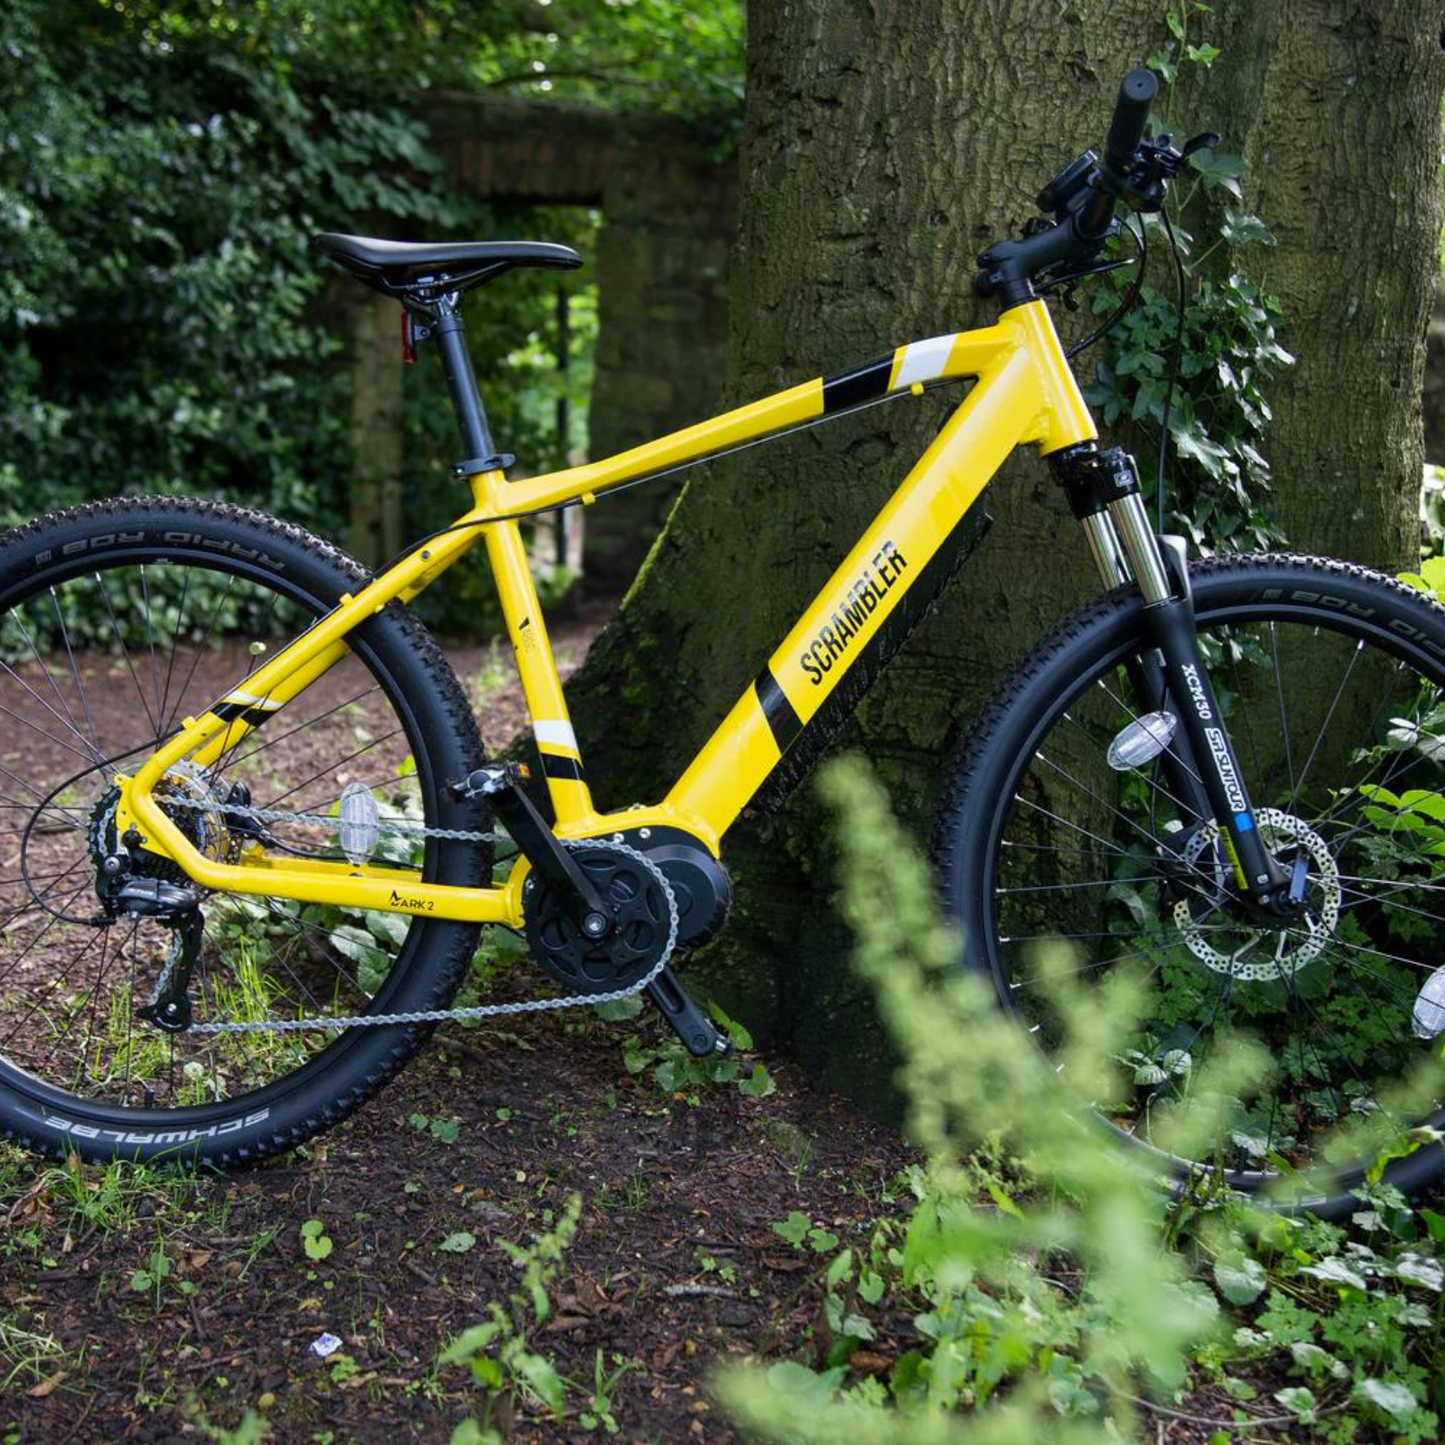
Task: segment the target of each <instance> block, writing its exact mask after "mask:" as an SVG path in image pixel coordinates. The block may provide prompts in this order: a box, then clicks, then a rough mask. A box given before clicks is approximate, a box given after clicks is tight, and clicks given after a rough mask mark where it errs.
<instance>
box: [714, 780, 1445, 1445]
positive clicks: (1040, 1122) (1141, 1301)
mask: <svg viewBox="0 0 1445 1445" xmlns="http://www.w3.org/2000/svg"><path fill="white" fill-rule="evenodd" d="M820 786H821V789H822V791H823V794H824V796H825V798H826V800H827V802H828V804H829V806H830V807H831V808H832V809H833V811H834V813H835V814H836V816H837V818H838V821H839V827H838V848H839V851H840V856H841V869H842V873H843V878H844V881H845V887H844V889H843V890H842V895H841V896H842V899H843V907H844V909H845V912H846V913H847V916H848V920H849V923H850V925H851V926H852V928H853V931H854V933H855V936H856V939H857V946H856V952H855V957H854V963H855V966H856V967H857V968H858V970H859V971H860V972H861V973H862V974H863V975H864V977H865V978H866V979H867V980H868V982H869V983H870V984H871V985H872V987H873V988H874V990H875V992H876V993H877V996H878V1000H879V1004H880V1009H881V1012H882V1015H883V1018H884V1021H885V1022H886V1024H887V1025H888V1028H889V1030H890V1032H891V1033H892V1035H893V1037H894V1040H895V1042H896V1044H897V1046H898V1049H899V1052H900V1053H901V1054H902V1057H903V1060H904V1062H903V1065H902V1068H901V1070H900V1075H899V1078H900V1082H901V1084H902V1086H903V1090H904V1093H905V1095H906V1098H907V1100H908V1106H909V1107H908V1126H909V1129H910V1132H911V1134H912V1136H913V1138H914V1140H915V1142H916V1143H917V1144H918V1146H919V1147H920V1148H921V1149H922V1151H923V1154H924V1161H923V1163H921V1164H919V1165H916V1166H914V1167H912V1168H911V1169H910V1170H909V1171H907V1173H906V1174H905V1176H904V1178H903V1181H902V1183H903V1186H904V1188H905V1189H906V1191H907V1193H908V1195H909V1196H911V1207H910V1209H909V1211H908V1213H907V1216H906V1217H905V1218H904V1219H901V1220H900V1219H897V1218H895V1217H892V1216H890V1215H888V1214H886V1213H885V1214H884V1215H883V1217H881V1218H879V1219H877V1220H874V1221H871V1222H870V1223H869V1224H868V1225H867V1226H866V1227H865V1228H863V1229H861V1230H858V1231H856V1233H855V1235H854V1237H851V1238H842V1239H839V1238H836V1237H831V1234H830V1231H827V1230H822V1229H819V1228H817V1227H816V1226H814V1225H813V1223H812V1221H811V1220H810V1219H808V1218H807V1217H806V1216H805V1215H803V1214H802V1213H801V1212H798V1211H795V1212H794V1214H792V1215H790V1216H789V1217H788V1219H786V1220H784V1221H781V1222H780V1223H778V1224H775V1225H774V1229H775V1232H777V1233H778V1234H780V1235H782V1236H783V1237H784V1238H786V1239H787V1240H788V1241H789V1242H790V1243H792V1244H793V1245H794V1247H795V1248H796V1249H798V1250H800V1251H802V1252H803V1253H804V1254H805V1255H807V1254H816V1255H817V1256H818V1257H819V1260H820V1264H819V1269H818V1284H819V1286H820V1289H821V1293H822V1312H821V1313H822V1318H821V1320H820V1323H819V1329H818V1331H817V1333H816V1352H815V1354H814V1355H813V1356H812V1357H811V1358H806V1359H790V1360H784V1361H781V1362H779V1363H776V1364H774V1365H772V1366H771V1367H768V1368H766V1369H764V1368H760V1367H753V1368H749V1369H744V1370H733V1371H730V1372H727V1373H725V1374H723V1375H722V1376H720V1377H719V1379H718V1381H717V1389H718V1392H719V1394H720V1395H721V1397H722V1399H723V1401H724V1403H725V1404H726V1405H727V1406H728V1408H729V1409H730V1410H731V1411H732V1412H733V1413H734V1415H735V1417H736V1418H737V1419H738V1420H739V1421H740V1422H741V1423H742V1424H744V1426H745V1427H746V1428H748V1429H750V1430H752V1431H755V1432H756V1433H757V1435H758V1436H759V1438H762V1439H767V1440H776V1441H785V1442H788V1445H822V1442H835V1441H836V1442H844V1441H846V1442H849V1445H881V1442H889V1445H904V1442H907V1445H927V1442H940V1445H942V1442H950V1445H952V1442H965V1441H966V1442H970V1445H972V1442H991V1441H999V1442H1004V1441H1008V1442H1014V1441H1019V1440H1030V1441H1050V1442H1053V1441H1059V1442H1073V1441H1099V1440H1104V1439H1116V1440H1117V1439H1136V1438H1144V1431H1143V1428H1142V1422H1141V1419H1140V1416H1141V1413H1147V1412H1158V1418H1159V1419H1161V1420H1162V1419H1165V1418H1168V1417H1170V1416H1181V1417H1182V1418H1184V1419H1187V1420H1188V1421H1190V1423H1191V1424H1192V1425H1193V1426H1198V1427H1209V1426H1215V1427H1218V1428H1219V1429H1220V1430H1221V1431H1223V1432H1227V1434H1228V1435H1232V1433H1233V1432H1234V1431H1236V1430H1238V1429H1240V1428H1243V1427H1245V1426H1246V1425H1252V1426H1254V1427H1259V1426H1261V1425H1268V1426H1272V1427H1274V1428H1283V1427H1289V1426H1295V1425H1299V1426H1301V1427H1309V1428H1314V1429H1316V1430H1317V1431H1318V1438H1323V1439H1329V1440H1335V1441H1340V1442H1343V1441H1347V1440H1354V1439H1364V1438H1374V1437H1375V1432H1377V1431H1380V1430H1384V1431H1387V1432H1389V1433H1396V1432H1398V1433H1399V1434H1401V1435H1402V1436H1403V1437H1404V1438H1406V1439H1409V1440H1422V1439H1429V1438H1433V1436H1432V1433H1431V1432H1432V1431H1434V1429H1435V1427H1436V1420H1437V1415H1436V1411H1437V1410H1438V1409H1439V1407H1440V1405H1441V1403H1442V1401H1441V1399H1440V1398H1439V1397H1440V1394H1441V1384H1440V1378H1439V1376H1440V1372H1439V1369H1438V1365H1439V1362H1440V1340H1439V1330H1438V1323H1437V1321H1438V1311H1439V1299H1440V1287H1441V1280H1442V1276H1445V1265H1442V1263H1441V1254H1442V1245H1445V1219H1442V1218H1441V1217H1440V1216H1439V1215H1438V1214H1436V1213H1434V1212H1433V1211H1431V1210H1421V1211H1419V1212H1418V1213H1417V1212H1414V1211H1412V1210H1411V1209H1410V1208H1409V1206H1408V1205H1407V1203H1406V1201H1405V1200H1404V1199H1403V1197H1402V1196H1400V1194H1399V1192H1398V1191H1397V1190H1394V1189H1392V1188H1390V1187H1389V1186H1385V1185H1382V1183H1381V1181H1380V1172H1379V1171H1380V1169H1381V1168H1382V1167H1383V1164H1384V1162H1385V1161H1386V1159H1388V1158H1390V1157H1395V1156H1397V1155H1399V1154H1403V1153H1406V1152H1409V1151H1410V1150H1412V1149H1414V1148H1417V1147H1419V1146H1420V1145H1421V1144H1425V1143H1429V1142H1432V1140H1434V1139H1437V1138H1438V1137H1439V1136H1437V1135H1434V1134H1433V1131H1428V1130H1422V1131H1415V1132H1414V1133H1412V1134H1411V1135H1410V1136H1407V1137H1406V1138H1404V1139H1401V1140H1400V1141H1398V1142H1397V1143H1396V1144H1395V1145H1394V1146H1392V1148H1391V1149H1390V1150H1389V1151H1387V1153H1386V1154H1385V1155H1384V1156H1383V1157H1382V1159H1381V1161H1380V1165H1378V1166H1377V1168H1376V1172H1375V1174H1374V1176H1373V1177H1372V1179H1371V1181H1370V1183H1369V1184H1368V1186H1367V1188H1366V1189H1364V1190H1362V1191H1361V1212H1360V1213H1359V1214H1357V1215H1356V1217H1355V1220H1354V1225H1353V1228H1352V1229H1346V1228H1343V1227H1339V1226H1327V1225H1323V1224H1318V1223H1316V1222H1313V1221H1305V1220H1290V1219H1285V1218H1281V1217H1273V1218H1267V1219H1266V1218H1262V1217H1260V1216H1258V1215H1255V1214H1252V1213H1250V1212H1248V1211H1247V1209H1246V1206H1245V1205H1244V1204H1243V1203H1242V1202H1237V1201H1233V1200H1230V1199H1227V1198H1219V1197H1216V1196H1213V1195H1211V1194H1210V1193H1209V1192H1208V1191H1203V1190H1201V1191H1200V1192H1198V1193H1196V1194H1193V1195H1188V1196H1185V1197H1184V1198H1183V1199H1182V1200H1181V1201H1177V1202H1175V1203H1173V1204H1170V1203H1169V1202H1168V1201H1167V1199H1166V1196H1165V1194H1164V1192H1163V1191H1162V1190H1160V1189H1159V1188H1158V1187H1157V1185H1156V1183H1155V1181H1153V1180H1151V1179H1150V1177H1149V1175H1148V1173H1147V1172H1146V1170H1145V1169H1144V1168H1143V1167H1142V1166H1141V1165H1136V1166H1135V1167H1130V1164H1129V1162H1128V1157H1127V1155H1126V1154H1124V1153H1123V1152H1121V1150H1120V1148H1119V1146H1118V1144H1117V1143H1111V1142H1109V1141H1107V1140H1106V1137H1105V1135H1104V1134H1103V1131H1102V1129H1101V1128H1100V1127H1099V1126H1098V1125H1097V1123H1096V1122H1095V1121H1093V1120H1092V1119H1091V1117H1090V1114H1089V1110H1088V1101H1089V1100H1090V1099H1092V1098H1094V1097H1106V1096H1107V1090H1108V1087H1109V1082H1108V1073H1109V1068H1110V1060H1111V1058H1112V1056H1113V1054H1114V1053H1115V1052H1116V1049H1117V1040H1119V1039H1120V1038H1123V1037H1127V1036H1128V1034H1129V1033H1130V1031H1131V1028H1132V1027H1133V1020H1134V1017H1135V1012H1136V1008H1137V1004H1138V1000H1139V987H1138V981H1137V980H1135V979H1134V978H1132V977H1131V976H1130V975H1129V973H1128V971H1127V970H1126V969H1113V970H1109V972H1108V973H1107V974H1106V975H1105V976H1104V977H1103V978H1101V979H1099V980H1098V981H1097V982H1096V983H1095V984H1093V985H1092V986H1090V985H1087V984H1085V983H1084V982H1083V981H1081V980H1080V978H1079V977H1078V975H1077V974H1075V973H1074V972H1071V970H1070V959H1069V958H1067V957H1060V956H1058V955H1057V954H1054V955H1052V956H1049V955H1048V954H1047V952H1045V954H1043V955H1042V956H1041V964H1043V966H1046V967H1050V968H1051V970H1052V973H1053V988H1054V991H1055V993H1056V995H1057V997H1058V998H1059V1000H1060V1007H1059V1012H1060V1015H1061V1017H1062V1019H1063V1021H1064V1025H1065V1032H1066V1039H1067V1042H1066V1045H1065V1049H1064V1051H1063V1053H1062V1054H1059V1055H1056V1056H1054V1058H1053V1059H1052V1063H1053V1064H1056V1065H1058V1067H1057V1068H1053V1067H1048V1066H1045V1065H1044V1063H1043V1061H1042V1057H1041V1055H1040V1054H1039V1053H1038V1051H1036V1050H1035V1049H1033V1048H1032V1047H1031V1046H1030V1044H1029V1041H1028V1039H1027V1037H1026V1036H1025V1035H1023V1034H1022V1033H1021V1032H1020V1030H1019V1029H1018V1027H1017V1025H1016V1024H1014V1023H1012V1022H1011V1021H1009V1020H1007V1019H1006V1018H1005V1017H1004V1015H1003V1014H1002V1013H1000V1011H999V1010H998V1008H997V1005H996V1003H995V1001H994V997H993V993H992V990H991V989H990V988H989V987H988V985H987V984H986V983H985V982H984V981H983V980H982V979H980V978H978V977H976V976H975V975H973V974H971V973H969V972H967V971H965V970H962V969H960V968H959V967H958V963H957V959H958V940H957V938H956V936H955V935H954V934H953V933H952V931H951V930H949V929H948V928H947V927H945V926H944V925H943V924H942V923H941V922H940V921H939V915H938V912H937V909H936V906H935V904H934V901H933V897H932V892H931V887H930V882H929V879H928V875H927V872H926V870H925V868H924V866H923V864H922V862H921V861H920V860H919V859H918V858H917V857H916V856H915V855H914V853H913V851H912V849H911V847H910V845H909V843H908V841H907V839H906V838H905V836H904V835H903V834H902V832H901V831H900V830H899V828H898V826H897V824H896V823H895V821H894V820H893V817H892V815H891V813H890V811H889V807H888V803H887V799H886V797H885V795H884V794H883V793H882V791H881V789H880V788H879V786H878V784H877V783H876V782H875V781H874V780H873V778H872V776H871V774H870V773H869V771H868V769H867V767H866V765H865V764H863V763H862V762H861V761H860V760H858V759H854V758H845V759H842V760H839V761H837V762H835V763H833V764H831V765H830V766H829V767H828V768H827V769H826V770H825V772H824V773H823V775H822V778H821V780H820ZM1265 1064H1266V1061H1265V1060H1264V1059H1262V1058H1260V1057H1256V1056H1254V1055H1253V1054H1252V1053H1251V1052H1250V1051H1249V1050H1247V1049H1246V1048H1243V1047H1240V1048H1237V1049H1236V1050H1235V1052H1234V1053H1233V1055H1232V1056H1231V1057H1229V1058H1221V1057H1219V1056H1217V1055H1216V1057H1215V1058H1214V1059H1212V1060H1211V1061H1209V1062H1208V1063H1207V1064H1206V1065H1205V1066H1203V1067H1201V1068H1200V1069H1199V1070H1198V1072H1197V1078H1196V1087H1195V1089H1194V1091H1193V1094H1192V1103H1191V1108H1190V1111H1189V1116H1188V1117H1187V1118H1186V1119H1182V1120H1181V1121H1180V1127H1181V1128H1183V1129H1186V1130H1188V1131H1189V1132H1192V1133H1195V1134H1196V1135H1202V1136H1205V1137H1207V1134H1208V1131H1211V1130H1215V1129H1217V1128H1218V1127H1219V1126H1220V1124H1221V1121H1222V1117H1223V1115H1222V1112H1221V1109H1222V1107H1223V1106H1222V1102H1221V1101H1222V1100H1223V1099H1224V1098H1225V1097H1226V1096H1227V1095H1229V1094H1230V1093H1232V1092H1233V1091H1234V1090H1235V1089H1236V1088H1237V1086H1238V1084H1239V1083H1240V1082H1241V1081H1242V1080H1244V1079H1245V1078H1246V1077H1248V1076H1250V1075H1252V1074H1255V1073H1257V1072H1258V1071H1259V1070H1260V1069H1262V1068H1263V1067H1265ZM1196 1157H1197V1156H1196ZM1141 1158H1142V1156H1141ZM1186 1234H1187V1236H1188V1240H1189V1245H1190V1256H1189V1257H1186V1254H1185V1253H1184V1252H1183V1251H1181V1250H1178V1249H1177V1248H1175V1245H1176V1244H1178V1243H1179V1242H1180V1240H1181V1239H1182V1238H1183V1237H1184V1236H1185V1235H1186ZM1352 1235H1353V1237H1352ZM840 1245H841V1246H842V1247H841V1248H839V1246H840ZM1191 1259H1192V1260H1194V1261H1197V1262H1198V1270H1197V1273H1196V1274H1194V1277H1191V1274H1192V1270H1191V1262H1190V1261H1191ZM863 1350H867V1351H868V1352H869V1354H868V1356H867V1357H866V1358H867V1359H868V1368H867V1370H866V1371H864V1372H856V1371H854V1370H852V1369H850V1367H849V1362H850V1360H852V1359H853V1357H854V1356H855V1355H857V1354H859V1352H860V1351H863ZM885 1366H886V1367H885ZM1251 1373H1257V1375H1258V1376H1259V1378H1260V1379H1261V1380H1262V1381H1263V1382H1265V1384H1263V1385H1261V1386H1255V1385H1252V1384H1250V1383H1249V1381H1248V1380H1247V1379H1245V1378H1241V1377H1242V1376H1245V1375H1248V1374H1251ZM1200 1377H1203V1378H1205V1379H1208V1380H1211V1381H1213V1382H1214V1383H1215V1385H1216V1386H1218V1387H1219V1388H1220V1389H1221V1390H1223V1391H1224V1392H1225V1393H1226V1395H1227V1396H1228V1397H1229V1399H1230V1400H1231V1401H1232V1402H1234V1403H1233V1405H1232V1406H1231V1407H1228V1408H1229V1409H1230V1413H1229V1414H1226V1415H1224V1416H1222V1417H1219V1418H1209V1417H1203V1416H1199V1415H1197V1414H1194V1413H1191V1412H1190V1411H1189V1410H1188V1409H1181V1405H1187V1403H1188V1402H1187V1400H1186V1399H1185V1398H1184V1392H1185V1390H1186V1387H1187V1386H1188V1385H1189V1383H1190V1382H1191V1380H1192V1379H1197V1378H1200ZM1281 1381H1284V1382H1286V1383H1284V1384H1283V1385H1282V1386H1281ZM1276 1386H1280V1387H1279V1388H1273V1387H1276ZM1264 1388H1272V1395H1273V1399H1272V1400H1269V1401H1263V1402H1262V1403H1263V1404H1264V1405H1265V1407H1266V1413H1263V1414H1262V1413H1260V1411H1259V1410H1255V1411H1251V1412H1245V1411H1244V1409H1243V1406H1244V1405H1245V1404H1246V1403H1248V1402H1251V1401H1253V1400H1255V1399H1256V1398H1257V1397H1259V1396H1260V1395H1261V1393H1262V1390H1263V1389H1264ZM1148 1434H1149V1436H1150V1437H1151V1438H1152V1434H1153V1431H1152V1429H1150V1430H1149V1432H1148ZM1215 1438H1226V1436H1224V1435H1221V1436H1216V1437H1215Z"/></svg>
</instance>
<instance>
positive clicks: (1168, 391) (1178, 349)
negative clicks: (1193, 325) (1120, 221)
mask: <svg viewBox="0 0 1445 1445" xmlns="http://www.w3.org/2000/svg"><path fill="white" fill-rule="evenodd" d="M1159 219H1160V220H1161V221H1163V223H1164V234H1165V235H1166V236H1168V237H1169V249H1170V251H1172V252H1173V254H1174V309H1175V311H1176V312H1177V313H1178V314H1177V315H1176V317H1175V321H1174V355H1173V357H1172V358H1171V359H1170V362H1169V380H1168V383H1167V385H1166V386H1165V389H1164V416H1163V420H1162V421H1161V422H1160V424H1159V471H1158V473H1157V476H1156V481H1155V491H1156V494H1157V495H1156V506H1157V509H1158V514H1159V531H1160V533H1161V535H1162V534H1163V531H1164V457H1165V451H1166V449H1167V448H1168V446H1169V412H1170V409H1171V408H1172V406H1173V404H1174V388H1175V387H1176V386H1177V385H1178V383H1179V358H1180V356H1181V355H1182V353H1183V351H1184V289H1185V282H1184V258H1183V256H1182V255H1181V254H1180V251H1179V239H1178V237H1177V236H1175V234H1174V224H1173V222H1172V221H1170V219H1169V212H1168V211H1166V210H1165V209H1164V208H1163V207H1162V206H1161V207H1160V208H1159Z"/></svg>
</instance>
